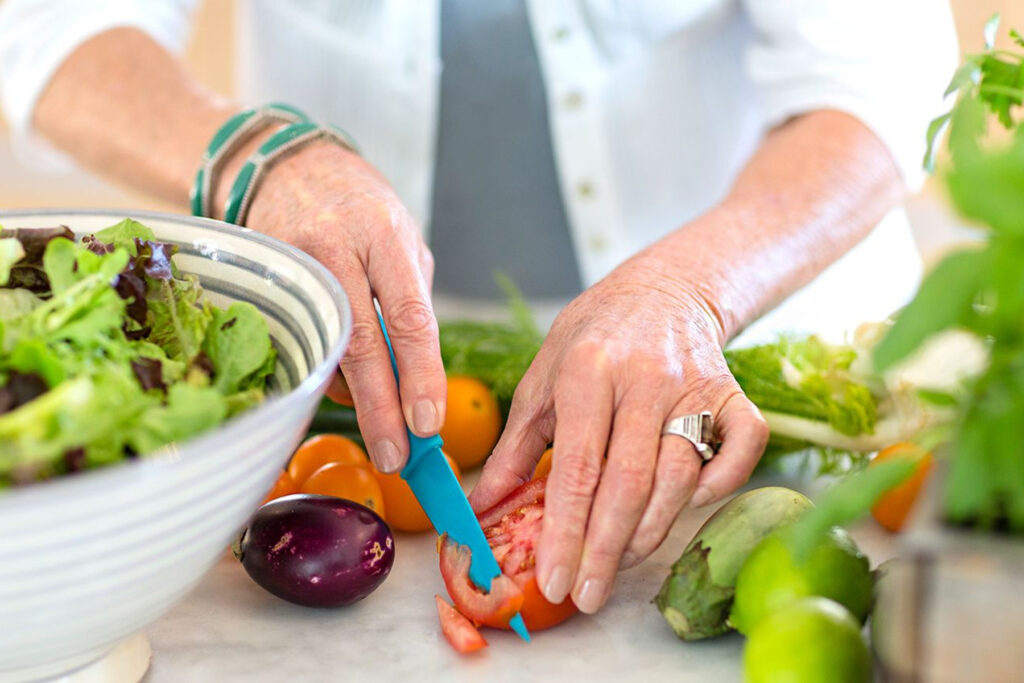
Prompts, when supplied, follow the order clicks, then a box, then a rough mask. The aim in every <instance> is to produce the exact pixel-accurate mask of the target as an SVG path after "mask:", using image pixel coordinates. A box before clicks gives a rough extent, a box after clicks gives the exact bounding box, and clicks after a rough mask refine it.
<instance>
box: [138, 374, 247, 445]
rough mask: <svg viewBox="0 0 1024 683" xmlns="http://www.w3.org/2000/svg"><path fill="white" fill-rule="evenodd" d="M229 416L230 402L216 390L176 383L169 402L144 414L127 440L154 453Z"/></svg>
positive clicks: (169, 396)
mask: <svg viewBox="0 0 1024 683" xmlns="http://www.w3.org/2000/svg"><path fill="white" fill-rule="evenodd" d="M227 415H228V407H227V402H226V401H225V399H224V397H223V396H222V395H221V394H220V393H218V392H217V391H216V390H215V389H212V388H210V387H194V386H191V385H189V384H183V383H179V384H175V385H172V386H171V387H170V388H169V389H168V390H167V404H166V405H162V406H157V407H153V408H151V409H149V410H148V411H146V412H145V413H143V414H142V415H141V416H140V418H139V420H138V421H137V423H136V424H135V425H134V427H133V428H132V430H131V432H130V434H129V435H128V437H127V442H128V445H129V446H131V448H132V450H134V451H135V452H136V453H150V452H153V451H155V450H157V449H158V448H160V447H161V446H165V445H167V444H169V443H172V442H175V441H181V440H183V439H187V438H189V437H191V436H194V435H196V434H199V433H200V432H204V431H206V430H207V429H210V428H212V427H216V426H217V425H218V424H220V423H221V422H223V421H224V419H225V418H226V417H227Z"/></svg>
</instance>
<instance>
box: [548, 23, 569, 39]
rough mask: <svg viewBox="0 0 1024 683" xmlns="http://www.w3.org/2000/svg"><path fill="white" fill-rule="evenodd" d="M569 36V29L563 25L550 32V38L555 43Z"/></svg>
mask: <svg viewBox="0 0 1024 683" xmlns="http://www.w3.org/2000/svg"><path fill="white" fill-rule="evenodd" d="M568 37H569V29H568V28H567V27H565V26H559V27H558V28H556V29H555V30H554V31H552V32H551V40H553V41H554V42H556V43H560V42H562V41H563V40H565V39H566V38H568Z"/></svg>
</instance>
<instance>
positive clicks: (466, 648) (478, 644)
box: [434, 595, 487, 654]
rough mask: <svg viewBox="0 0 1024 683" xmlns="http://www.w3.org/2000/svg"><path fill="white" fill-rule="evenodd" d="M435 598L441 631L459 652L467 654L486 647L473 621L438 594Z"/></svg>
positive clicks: (484, 640) (485, 641) (485, 642)
mask: <svg viewBox="0 0 1024 683" xmlns="http://www.w3.org/2000/svg"><path fill="white" fill-rule="evenodd" d="M434 598H436V599H437V618H438V619H440V620H441V633H443V634H444V637H445V638H447V639H448V642H449V643H450V644H451V646H452V647H454V648H455V651H456V652H458V653H459V654H468V653H470V652H476V651H477V650H480V649H483V648H485V647H487V640H486V639H485V638H484V637H483V635H481V633H480V631H478V630H477V628H476V626H473V623H472V622H471V621H470V620H469V619H467V618H466V617H464V616H463V615H462V614H460V613H459V612H458V611H457V610H456V609H455V608H454V607H452V606H451V605H449V604H448V603H447V602H445V599H444V598H442V597H441V596H440V595H435V596H434Z"/></svg>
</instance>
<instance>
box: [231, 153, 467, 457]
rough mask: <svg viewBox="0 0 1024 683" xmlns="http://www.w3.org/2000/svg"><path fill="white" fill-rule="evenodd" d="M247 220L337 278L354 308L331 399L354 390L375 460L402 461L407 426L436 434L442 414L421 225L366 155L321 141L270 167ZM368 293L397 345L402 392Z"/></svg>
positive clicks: (428, 262)
mask: <svg viewBox="0 0 1024 683" xmlns="http://www.w3.org/2000/svg"><path fill="white" fill-rule="evenodd" d="M243 158H244V157H243ZM225 177H231V174H230V173H226V174H225ZM220 204H221V203H220V202H218V205H220ZM246 223H247V225H248V226H249V227H252V228H254V229H256V230H259V231H260V232H264V233H266V234H268V235H273V236H275V237H278V238H280V239H283V240H285V241H287V242H290V243H291V244H294V245H295V246H297V247H299V248H301V249H303V250H305V251H308V252H309V253H310V254H312V255H313V256H315V257H316V258H317V259H318V260H319V261H320V262H322V263H323V264H324V265H326V266H327V267H328V269H330V271H331V272H332V273H334V275H335V276H336V277H337V278H338V280H339V281H340V282H341V285H342V287H343V288H344V290H345V293H346V294H347V295H348V299H349V303H350V304H351V306H352V317H353V328H352V339H351V341H350V342H349V346H348V350H347V351H346V353H345V357H344V358H343V359H342V362H341V370H342V372H343V373H344V380H341V378H340V377H339V378H336V380H335V382H334V383H333V384H332V387H331V391H330V393H331V395H332V397H333V398H335V399H336V400H337V399H339V398H347V396H346V394H348V392H351V399H352V400H353V402H354V403H355V406H356V410H357V414H358V416H359V428H360V431H361V432H362V434H363V438H364V440H365V441H366V444H367V446H368V451H369V455H370V457H371V458H372V459H373V462H374V464H375V465H376V466H377V467H378V468H379V469H381V470H382V471H385V472H391V471H394V470H397V469H399V468H400V467H401V466H402V465H404V463H405V461H406V458H407V457H408V453H409V445H408V444H409V441H408V437H407V435H406V431H405V427H406V424H408V425H409V427H410V428H411V429H412V430H413V431H414V432H416V433H417V434H419V435H421V436H428V435H430V434H435V433H437V431H438V430H439V429H440V428H441V424H442V422H443V420H444V412H445V392H446V386H447V385H446V382H445V374H444V367H443V366H442V364H441V352H440V345H439V342H438V333H437V322H436V320H435V318H434V314H433V309H432V307H431V303H430V282H431V279H432V277H433V269H434V265H433V258H432V256H431V255H430V252H429V251H428V249H427V247H426V245H425V244H424V242H423V238H422V236H421V233H420V229H419V226H418V225H417V224H416V222H415V220H414V219H413V218H412V216H411V215H410V214H409V212H408V211H407V210H406V209H405V207H404V206H403V205H402V203H401V202H400V201H399V199H398V197H397V196H396V195H395V192H394V190H392V188H391V186H390V185H389V184H388V183H387V181H386V180H385V179H384V178H383V176H381V175H380V174H379V173H378V172H377V171H376V170H374V168H373V167H372V166H371V165H370V164H369V163H367V162H366V161H364V160H363V159H362V158H361V157H359V156H358V155H356V154H353V153H351V152H349V151H347V150H345V149H343V148H341V147H339V146H337V145H333V144H330V143H326V142H323V143H315V144H312V145H310V146H308V147H305V148H303V149H301V150H299V151H298V152H296V153H294V154H291V155H288V156H287V157H285V158H283V159H282V160H281V161H280V162H278V163H277V164H275V165H274V166H273V167H272V168H271V169H270V171H269V172H268V174H267V175H266V176H265V178H264V180H263V181H262V182H261V184H260V187H259V190H258V191H257V192H256V194H255V196H254V198H253V202H252V206H251V207H250V209H249V214H248V219H247V221H246ZM374 297H376V298H377V299H378V300H379V302H380V307H381V311H382V313H383V316H384V320H385V322H386V324H387V326H388V332H389V334H390V336H391V341H392V344H393V345H394V350H395V358H396V360H397V362H398V371H399V374H400V375H401V378H402V382H401V392H400V393H401V400H399V392H398V391H397V390H396V388H395V380H394V375H393V374H392V370H391V361H390V359H389V356H388V350H387V346H386V345H385V343H384V337H383V335H382V334H381V330H380V324H379V323H378V321H377V313H376V310H375V308H374V305H373V298H374Z"/></svg>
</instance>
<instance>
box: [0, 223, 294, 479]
mask: <svg viewBox="0 0 1024 683" xmlns="http://www.w3.org/2000/svg"><path fill="white" fill-rule="evenodd" d="M74 238H75V236H74V234H73V233H72V232H71V230H69V229H68V228H66V227H63V226H62V227H59V228H47V229H14V230H5V229H2V228H0V490H2V489H4V488H7V487H10V486H13V485H19V484H26V483H31V482H33V481H38V480H41V479H46V478H49V477H52V476H56V475H61V474H65V473H69V472H76V471H79V470H82V469H85V468H90V467H97V466H102V465H106V464H110V463H115V462H119V461H122V460H124V459H125V458H133V457H137V456H142V455H147V454H150V453H152V452H154V451H155V450H157V449H159V448H160V447H162V446H165V445H167V444H169V443H171V442H175V441H179V440H181V439H185V438H188V437H190V436H193V435H195V434H198V433H200V432H202V431H204V430H207V429H210V428H211V427H214V426H216V425H218V424H220V423H221V422H223V421H224V420H226V419H227V418H229V417H231V416H232V415H235V414H237V413H239V412H241V411H243V410H245V409H247V408H249V407H251V406H253V405H255V404H257V403H259V402H260V401H262V400H263V398H264V393H265V391H266V385H267V379H268V377H269V376H270V375H271V374H273V371H274V367H275V363H276V357H277V354H276V351H275V349H274V347H273V346H272V345H271V341H270V332H269V329H268V327H267V322H266V321H265V320H264V319H263V317H262V316H261V315H260V313H259V311H257V309H256V308H255V307H254V306H252V305H251V304H248V303H240V302H236V303H233V304H231V305H230V306H229V307H228V308H227V309H220V308H217V307H216V306H213V305H211V304H210V303H209V302H207V301H205V300H204V298H203V291H202V288H201V287H200V285H199V282H198V280H197V279H196V278H195V277H194V276H192V275H188V274H182V273H181V272H179V271H178V269H177V268H176V267H175V265H174V262H173V260H172V257H173V255H174V253H175V247H174V246H173V245H170V244H166V243H163V242H159V241H157V240H156V239H155V236H154V234H153V232H152V231H151V230H150V229H149V228H147V227H146V226H144V225H142V224H141V223H138V222H137V221H134V220H132V219H125V220H124V221H122V222H120V223H118V224H116V225H113V226H111V227H109V228H107V229H105V230H101V231H99V232H97V233H96V234H95V235H88V236H85V237H84V238H83V239H82V240H81V242H75V240H74Z"/></svg>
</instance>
